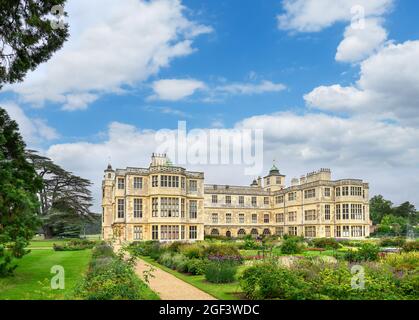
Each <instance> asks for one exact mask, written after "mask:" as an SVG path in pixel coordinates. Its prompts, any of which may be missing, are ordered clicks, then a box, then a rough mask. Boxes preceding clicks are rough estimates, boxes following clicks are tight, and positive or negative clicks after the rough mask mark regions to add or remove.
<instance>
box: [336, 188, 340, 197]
mask: <svg viewBox="0 0 419 320" xmlns="http://www.w3.org/2000/svg"><path fill="white" fill-rule="evenodd" d="M336 197H340V187H337V188H336Z"/></svg>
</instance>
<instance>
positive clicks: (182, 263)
mask: <svg viewBox="0 0 419 320" xmlns="http://www.w3.org/2000/svg"><path fill="white" fill-rule="evenodd" d="M187 264H188V258H186V257H185V256H184V255H183V254H180V253H178V254H175V255H174V256H173V258H172V269H175V270H177V271H179V272H186V271H187V269H188V265H187Z"/></svg>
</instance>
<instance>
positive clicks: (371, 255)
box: [345, 243, 380, 262]
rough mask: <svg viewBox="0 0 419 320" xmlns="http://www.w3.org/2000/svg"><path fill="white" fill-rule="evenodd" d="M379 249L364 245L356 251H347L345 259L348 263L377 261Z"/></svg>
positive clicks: (372, 245)
mask: <svg viewBox="0 0 419 320" xmlns="http://www.w3.org/2000/svg"><path fill="white" fill-rule="evenodd" d="M379 252H380V248H379V247H378V246H376V245H374V244H372V243H364V244H363V245H362V246H361V247H360V248H359V249H358V250H357V251H353V250H352V251H348V252H347V253H346V254H345V259H346V260H348V261H350V262H361V261H377V260H378V258H379V255H378V254H379Z"/></svg>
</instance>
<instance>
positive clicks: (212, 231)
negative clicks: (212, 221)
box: [211, 229, 220, 237]
mask: <svg viewBox="0 0 419 320" xmlns="http://www.w3.org/2000/svg"><path fill="white" fill-rule="evenodd" d="M211 235H212V236H213V237H217V236H219V235H220V232H219V231H218V229H212V230H211Z"/></svg>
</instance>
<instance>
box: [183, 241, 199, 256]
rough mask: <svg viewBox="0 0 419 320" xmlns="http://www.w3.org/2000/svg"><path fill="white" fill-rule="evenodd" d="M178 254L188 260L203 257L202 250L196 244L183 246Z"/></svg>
mask: <svg viewBox="0 0 419 320" xmlns="http://www.w3.org/2000/svg"><path fill="white" fill-rule="evenodd" d="M180 253H182V254H184V255H185V256H186V257H187V258H189V259H199V258H202V257H203V256H204V248H203V246H202V245H199V244H197V243H194V244H188V245H184V246H182V247H181V248H180Z"/></svg>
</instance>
